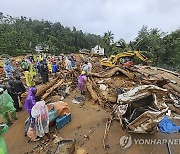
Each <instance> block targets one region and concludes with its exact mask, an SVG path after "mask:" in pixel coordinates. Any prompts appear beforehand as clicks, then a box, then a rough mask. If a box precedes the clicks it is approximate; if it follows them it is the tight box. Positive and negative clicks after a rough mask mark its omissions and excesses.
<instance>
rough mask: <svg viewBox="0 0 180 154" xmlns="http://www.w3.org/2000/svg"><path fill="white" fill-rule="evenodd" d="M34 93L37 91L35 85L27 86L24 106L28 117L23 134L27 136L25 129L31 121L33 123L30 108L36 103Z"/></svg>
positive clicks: (26, 129)
mask: <svg viewBox="0 0 180 154" xmlns="http://www.w3.org/2000/svg"><path fill="white" fill-rule="evenodd" d="M36 93H37V89H36V88H35V87H31V88H29V90H28V94H27V97H26V100H25V104H24V108H25V110H26V111H27V113H28V115H29V118H28V119H27V121H26V127H25V136H27V131H28V129H29V126H30V124H31V122H32V123H34V118H32V116H31V110H32V107H33V106H34V105H35V104H36Z"/></svg>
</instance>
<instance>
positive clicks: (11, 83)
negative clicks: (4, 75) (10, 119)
mask: <svg viewBox="0 0 180 154" xmlns="http://www.w3.org/2000/svg"><path fill="white" fill-rule="evenodd" d="M8 84H9V86H8V87H7V90H8V94H9V95H10V96H11V97H12V99H13V102H14V107H15V108H16V112H19V111H21V110H22V109H21V108H20V107H19V102H18V93H17V89H16V87H15V82H14V80H13V79H10V80H9V82H8Z"/></svg>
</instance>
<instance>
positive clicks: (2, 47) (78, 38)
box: [0, 13, 180, 71]
mask: <svg viewBox="0 0 180 154" xmlns="http://www.w3.org/2000/svg"><path fill="white" fill-rule="evenodd" d="M97 44H99V45H101V46H102V47H104V48H105V53H106V55H111V54H116V53H119V52H124V51H129V50H138V51H143V53H144V54H145V55H146V56H147V57H148V58H150V59H151V60H152V61H153V64H154V66H160V67H164V68H167V69H171V70H178V71H180V29H177V30H176V31H174V32H171V33H164V32H161V31H160V30H159V29H157V28H152V29H148V27H147V26H143V27H142V29H141V30H140V31H139V33H138V35H137V37H136V38H135V39H134V40H133V41H131V42H130V43H126V42H125V41H124V40H123V39H119V41H117V42H114V34H113V33H112V32H111V31H108V32H106V33H104V36H103V37H101V36H98V35H95V34H89V33H83V32H82V31H81V30H76V28H75V27H73V28H72V29H70V28H69V27H64V26H63V25H61V24H60V23H59V22H55V23H51V22H49V21H44V20H42V21H39V20H32V19H30V18H26V17H20V18H13V17H12V16H8V15H7V16H4V15H3V13H0V54H1V55H2V54H9V55H20V54H23V53H26V52H27V51H29V50H31V51H33V50H34V49H35V46H36V45H40V46H42V47H44V48H47V47H48V49H49V51H50V52H51V53H52V54H59V53H62V52H63V53H71V52H74V53H77V52H78V51H79V49H83V48H86V49H91V48H92V47H94V46H95V45H97Z"/></svg>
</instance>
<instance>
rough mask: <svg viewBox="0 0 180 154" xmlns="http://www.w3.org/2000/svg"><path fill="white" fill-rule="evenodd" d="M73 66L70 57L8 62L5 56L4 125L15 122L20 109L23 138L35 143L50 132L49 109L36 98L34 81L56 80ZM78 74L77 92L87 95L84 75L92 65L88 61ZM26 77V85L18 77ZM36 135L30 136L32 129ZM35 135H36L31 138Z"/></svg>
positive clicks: (0, 105) (0, 98) (0, 107)
mask: <svg viewBox="0 0 180 154" xmlns="http://www.w3.org/2000/svg"><path fill="white" fill-rule="evenodd" d="M74 67H76V57H75V56H74V55H73V54H72V55H68V56H65V55H60V56H51V55H46V54H43V55H39V56H37V55H33V56H27V57H24V58H22V59H18V60H14V61H13V60H11V59H10V58H9V57H7V58H6V59H5V61H4V73H5V76H6V78H7V80H8V84H6V85H2V84H1V85H0V114H1V115H2V116H3V117H4V119H5V121H6V124H7V125H9V126H10V125H11V124H12V121H13V120H16V119H17V117H16V112H19V111H21V110H22V107H24V109H25V110H26V111H27V113H28V116H29V117H28V119H27V121H26V127H25V136H26V135H28V136H29V137H30V138H31V139H33V140H36V139H37V138H38V137H42V136H44V135H46V134H48V132H49V125H48V110H47V106H46V104H45V102H44V101H43V100H41V98H40V97H38V96H36V93H37V89H36V87H35V86H36V82H35V78H37V79H38V81H39V79H40V78H41V79H42V83H43V84H47V82H49V76H50V75H51V76H52V77H53V78H55V77H57V72H58V71H60V70H61V69H66V70H69V71H71V70H72V69H73V68H74ZM80 70H81V74H80V75H79V76H78V78H77V80H78V89H79V90H80V92H81V94H82V95H85V94H86V91H87V88H86V83H87V76H89V75H90V73H91V70H92V64H91V63H90V62H88V60H86V61H84V62H83V64H81V65H80ZM22 76H24V77H25V84H23V82H22V81H21V77H22ZM26 91H28V94H27V96H26V99H25V102H21V100H22V99H21V96H22V94H23V93H24V92H26ZM34 128H35V130H36V133H33V130H34ZM34 134H36V135H34Z"/></svg>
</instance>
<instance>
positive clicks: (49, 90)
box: [41, 79, 64, 100]
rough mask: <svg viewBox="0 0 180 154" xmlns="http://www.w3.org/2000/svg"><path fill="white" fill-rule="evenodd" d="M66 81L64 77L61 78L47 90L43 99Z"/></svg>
mask: <svg viewBox="0 0 180 154" xmlns="http://www.w3.org/2000/svg"><path fill="white" fill-rule="evenodd" d="M63 82H64V79H61V80H60V81H59V82H58V83H57V84H55V85H53V86H52V87H51V88H50V89H48V90H47V91H46V93H45V94H44V95H43V96H42V97H41V98H42V99H43V100H44V99H46V98H47V97H48V96H49V95H50V94H51V93H52V92H53V91H54V90H55V89H56V88H58V87H59V86H60V85H61V84H62V83H63Z"/></svg>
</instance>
